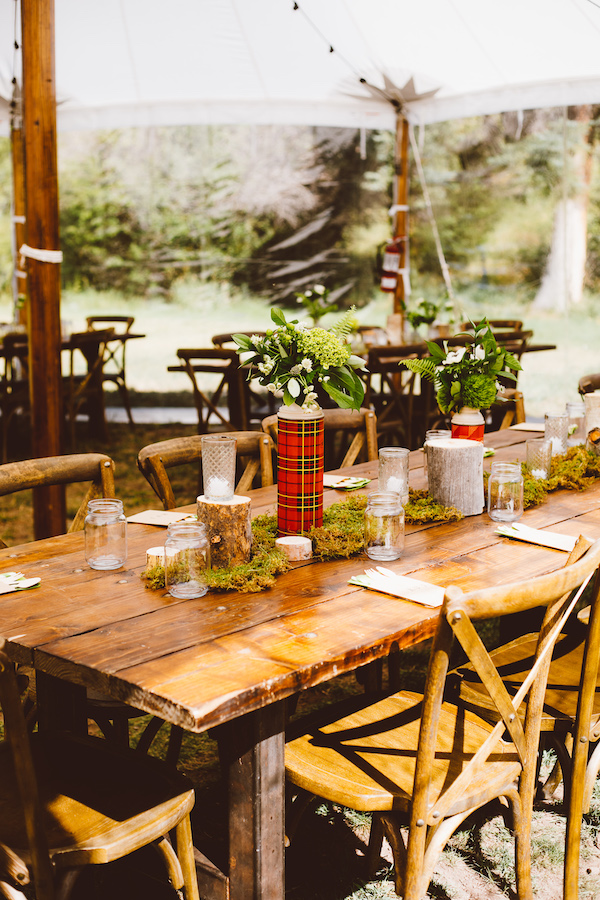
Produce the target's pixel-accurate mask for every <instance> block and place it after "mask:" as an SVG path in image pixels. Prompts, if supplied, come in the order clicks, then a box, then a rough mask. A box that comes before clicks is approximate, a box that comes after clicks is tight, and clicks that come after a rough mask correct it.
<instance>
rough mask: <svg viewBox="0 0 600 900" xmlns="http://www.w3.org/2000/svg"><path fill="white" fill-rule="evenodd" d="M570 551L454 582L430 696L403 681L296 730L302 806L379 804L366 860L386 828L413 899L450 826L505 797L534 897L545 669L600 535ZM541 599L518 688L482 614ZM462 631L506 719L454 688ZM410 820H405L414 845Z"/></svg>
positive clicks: (401, 888) (293, 779) (520, 878)
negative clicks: (394, 689)
mask: <svg viewBox="0 0 600 900" xmlns="http://www.w3.org/2000/svg"><path fill="white" fill-rule="evenodd" d="M586 547H587V548H588V549H587V551H586V552H585V553H584V555H583V556H582V557H581V558H580V559H576V557H577V556H578V554H579V553H580V552H581V549H584V548H586ZM571 560H572V561H571V562H569V563H568V564H567V565H566V566H565V567H564V568H561V569H559V570H558V571H556V572H552V573H551V574H549V575H543V576H538V577H536V578H529V579H527V580H526V581H521V582H517V583H514V584H507V585H502V586H499V587H491V588H487V589H483V590H476V591H472V592H470V593H466V594H464V593H463V592H462V591H461V590H459V589H458V588H456V587H448V588H447V589H446V591H445V597H444V602H443V606H442V609H441V612H440V616H439V621H438V626H437V631H436V635H435V637H434V640H433V645H432V649H431V655H430V660H429V668H428V673H427V681H426V685H425V689H424V692H423V694H417V693H414V692H410V691H400V692H398V693H396V694H393V695H391V696H389V697H387V698H385V699H382V700H379V701H377V702H375V703H373V702H371V703H370V704H367V703H365V701H364V700H361V701H359V702H358V703H357V702H356V701H354V709H351V710H350V711H343V712H342V714H341V715H340V713H339V711H338V712H337V713H336V711H335V708H334V709H333V710H332V709H331V708H330V709H329V710H327V711H325V712H324V713H323V714H322V715H320V717H319V716H318V717H317V719H316V721H315V722H314V723H309V724H308V725H306V724H305V723H304V722H303V721H302V720H300V721H299V723H297V725H296V726H295V727H292V728H290V735H289V742H288V744H287V746H286V757H285V759H286V773H287V777H288V780H289V782H290V784H291V786H292V787H291V791H292V793H294V792H295V793H296V794H297V796H296V798H295V802H296V803H298V804H299V807H298V808H299V809H302V808H303V807H305V805H306V804H305V802H304V801H305V796H304V795H305V793H306V792H308V794H309V795H316V796H318V797H322V798H324V799H326V800H329V801H331V802H333V803H339V804H341V805H344V806H347V807H350V808H353V809H358V810H363V811H372V812H374V813H375V814H376V815H375V816H374V819H373V825H372V829H371V840H370V846H369V854H368V857H369V862H370V864H371V866H372V867H373V868H376V867H377V864H378V862H379V852H380V847H381V840H382V835H383V834H384V833H385V835H386V836H387V837H388V840H389V842H390V844H391V847H392V850H393V854H394V863H395V867H396V891H397V892H398V894H400V895H401V896H402V897H403V898H404V900H421V898H422V897H423V896H424V895H425V894H426V892H427V886H428V884H429V881H430V879H431V876H432V873H433V870H434V867H435V863H436V859H437V857H438V855H439V853H440V852H441V850H442V849H443V847H444V846H445V844H446V842H447V841H448V840H449V838H450V837H451V835H452V834H453V832H454V831H455V830H456V829H457V828H458V827H459V825H460V824H461V823H462V822H463V821H464V820H465V819H466V818H467V817H468V816H469V815H470V814H471V813H472V812H475V811H476V810H478V809H480V808H482V807H484V806H485V805H486V804H488V803H489V802H491V801H493V800H495V799H497V798H504V799H505V800H507V801H508V802H509V804H510V806H511V808H512V812H513V827H514V832H515V844H516V848H515V849H516V862H515V869H516V879H517V893H518V896H519V898H520V900H533V892H532V885H531V871H530V833H531V817H532V808H533V797H534V788H535V782H536V772H537V754H538V744H539V735H540V719H541V714H542V705H543V701H544V693H545V690H546V683H547V676H548V668H549V665H550V660H551V655H552V651H553V648H554V645H555V642H556V640H557V638H558V636H559V634H560V633H561V630H562V628H563V625H564V623H565V621H566V619H567V618H568V616H569V614H570V612H571V611H572V610H573V608H574V606H575V604H576V602H577V598H578V594H575V596H572V592H573V591H574V589H576V588H578V587H579V586H581V585H583V584H584V583H585V581H586V579H588V578H589V577H590V576H591V575H592V574H593V572H594V571H595V570H596V569H597V567H598V564H599V563H600V541H597V542H596V543H595V544H593V545H592V546H589V544H588V543H587V542H583V546H582V545H580V546H579V547H578V548H577V549H576V551H574V552H573V554H572V556H571ZM540 604H543V605H544V607H545V615H544V621H543V624H542V626H541V629H540V631H539V634H538V635H537V638H536V648H535V652H534V654H533V658H532V659H531V666H530V669H529V672H528V674H527V677H526V679H525V680H524V681H523V684H522V686H521V688H520V689H519V690H518V692H517V693H516V694H515V695H514V696H512V695H511V694H510V693H509V691H508V690H507V687H506V685H505V684H504V682H503V680H502V677H501V674H500V673H499V672H498V670H497V668H496V666H495V664H494V661H493V659H492V658H491V656H490V654H489V653H488V652H487V650H486V648H485V646H484V645H483V643H482V641H481V639H480V637H479V636H478V633H477V631H476V630H475V627H474V624H473V623H474V622H475V621H476V620H478V619H488V618H491V617H495V616H498V615H501V614H504V613H506V612H522V611H525V610H529V609H532V608H533V607H537V606H539V605H540ZM455 641H457V642H458V643H459V644H460V646H461V647H462V649H463V651H464V653H465V654H466V656H467V659H468V661H469V663H470V664H471V665H472V666H473V668H474V670H475V671H476V672H477V673H478V675H479V677H480V679H481V681H482V682H483V684H484V685H485V689H486V692H487V694H488V695H489V698H490V703H491V704H492V705H493V706H494V708H495V709H496V711H497V721H489V719H488V718H483V717H482V716H478V715H477V714H476V713H474V712H471V711H470V710H468V709H466V708H465V706H464V705H463V704H462V703H461V702H460V701H459V700H458V699H456V700H455V699H454V698H452V697H451V695H448V694H447V691H448V689H449V688H451V686H452V679H453V678H454V676H453V675H450V679H449V678H448V674H449V673H448V667H449V658H450V654H451V651H452V648H453V644H454V642H455ZM524 704H526V707H525V708H526V712H525V714H524V716H523V715H520V710H521V708H522V707H523V705H524ZM293 808H294V804H293V803H292V809H293ZM293 827H294V826H293V822H292V823H291V830H293ZM403 827H408V837H407V841H406V843H405V842H404V839H403V835H402V830H401V829H402V828H403Z"/></svg>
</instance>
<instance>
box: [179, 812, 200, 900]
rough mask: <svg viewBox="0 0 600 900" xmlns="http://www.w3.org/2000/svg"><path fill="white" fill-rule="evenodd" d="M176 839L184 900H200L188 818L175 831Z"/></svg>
mask: <svg viewBox="0 0 600 900" xmlns="http://www.w3.org/2000/svg"><path fill="white" fill-rule="evenodd" d="M175 835H176V838H177V856H178V857H179V863H180V865H181V872H182V875H183V887H184V890H185V898H186V900H200V893H199V891H198V878H197V876H196V863H195V862H194V843H193V841H192V826H191V823H190V817H189V815H188V816H185V818H184V819H182V820H181V822H180V823H179V825H178V826H177V828H176V829H175Z"/></svg>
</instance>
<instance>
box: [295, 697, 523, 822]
mask: <svg viewBox="0 0 600 900" xmlns="http://www.w3.org/2000/svg"><path fill="white" fill-rule="evenodd" d="M422 699H423V698H422V695H421V694H416V693H412V692H409V691H403V692H402V693H400V694H393V695H392V696H390V697H386V698H385V699H383V700H380V701H378V702H377V703H373V704H371V705H368V706H364V705H362V706H361V707H360V708H359V709H355V710H354V711H353V712H352V713H350V714H349V715H345V716H343V717H342V718H340V719H337V720H336V721H327V722H325V723H323V722H321V724H320V725H316V726H315V727H314V728H311V729H310V730H307V731H306V732H305V733H304V734H302V735H300V736H299V737H298V738H296V739H295V740H292V741H290V742H289V743H288V744H287V745H286V750H285V764H286V774H287V777H288V778H289V780H290V781H291V782H292V783H293V784H295V785H297V786H298V787H301V788H303V789H304V790H306V791H308V792H309V793H311V794H316V795H318V796H319V797H324V798H325V799H326V800H330V801H332V802H334V803H341V804H342V805H344V806H349V807H351V808H352V809H358V810H363V811H376V810H392V809H393V810H408V808H409V805H410V802H411V798H412V789H413V782H414V765H415V760H416V747H417V744H418V738H419V728H420V725H421V701H422ZM364 702H365V701H363V704H364ZM492 727H493V726H492V725H491V724H489V723H488V722H485V721H484V720H483V719H481V718H479V717H478V716H476V715H474V714H473V713H470V712H465V711H464V710H461V709H460V707H456V706H454V705H452V704H448V703H444V704H443V706H442V709H441V713H440V724H439V732H438V735H439V740H438V744H437V750H436V754H435V761H434V766H433V772H432V781H431V788H430V793H429V799H430V802H431V810H432V812H433V811H434V810H435V803H436V800H437V798H438V797H439V796H440V794H441V793H442V792H443V790H444V789H445V787H446V786H447V785H448V784H449V783H450V782H452V781H453V780H454V779H455V778H456V777H457V775H458V774H459V773H460V771H461V770H462V768H463V767H464V764H465V763H466V762H468V761H469V760H471V758H472V755H473V753H474V752H475V750H476V749H477V748H478V747H479V746H480V745H481V744H482V743H483V741H484V740H485V738H486V737H487V736H488V735H489V734H490V732H491V730H492ZM501 747H502V752H501V753H496V754H495V755H494V757H493V758H492V759H491V760H490V761H489V762H488V764H487V765H486V767H485V769H484V770H483V775H482V777H481V778H480V779H477V781H476V782H474V783H473V785H472V794H471V796H469V797H465V796H463V797H461V800H460V804H457V805H456V807H453V808H452V810H451V811H450V812H451V813H456V812H460V811H462V810H463V809H468V808H471V807H473V806H475V807H477V806H479V805H481V804H482V803H484V802H486V800H487V799H488V798H489V797H496V796H498V793H502V785H506V787H507V789H508V787H509V786H510V785H511V784H512V783H513V781H514V780H515V779H516V778H517V777H518V775H519V772H520V770H521V766H520V763H519V760H518V756H517V754H516V752H515V748H514V746H513V745H512V743H506V742H504V743H503V744H501ZM511 755H512V756H513V757H514V767H511V766H510V765H509V766H507V764H506V763H507V761H508V762H510V757H511Z"/></svg>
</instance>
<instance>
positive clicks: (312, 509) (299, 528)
mask: <svg viewBox="0 0 600 900" xmlns="http://www.w3.org/2000/svg"><path fill="white" fill-rule="evenodd" d="M277 419H278V423H277V531H278V534H279V535H280V536H281V537H283V536H284V535H289V534H300V533H301V532H303V531H308V530H309V529H310V528H312V527H313V526H315V527H319V526H320V525H322V524H323V464H324V455H323V454H324V436H323V419H324V416H323V411H322V410H321V409H317V410H316V411H315V412H305V411H304V410H303V409H302V408H301V407H300V406H298V405H297V404H296V403H293V404H292V405H291V406H282V407H281V409H280V410H279V412H278V413H277Z"/></svg>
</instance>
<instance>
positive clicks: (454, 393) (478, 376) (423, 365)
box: [401, 319, 521, 441]
mask: <svg viewBox="0 0 600 900" xmlns="http://www.w3.org/2000/svg"><path fill="white" fill-rule="evenodd" d="M463 336H464V339H465V341H464V344H459V345H458V346H455V347H452V348H451V349H450V348H449V347H448V342H447V341H443V342H442V344H441V345H440V344H438V343H434V342H433V341H426V344H427V348H428V350H429V354H430V355H429V356H428V357H426V358H424V359H407V360H403V361H402V363H401V364H402V365H405V366H406V367H407V368H408V369H410V370H411V371H412V372H417V373H418V374H420V375H422V376H423V377H425V378H428V379H429V380H430V381H433V382H434V384H435V388H436V400H437V404H438V406H439V408H440V410H441V411H442V412H443V413H452V437H457V438H468V439H470V440H476V441H483V431H484V425H485V423H484V418H483V415H482V413H481V410H482V409H489V407H490V406H491V405H492V404H493V403H494V401H495V400H496V397H497V395H498V391H499V390H501V389H502V385H501V384H499V382H498V378H499V377H500V376H502V378H508V379H510V380H511V381H515V382H516V380H517V378H516V375H515V374H514V373H515V372H517V371H519V370H520V368H521V364H520V362H519V360H518V359H517V358H516V356H514V355H513V354H512V353H510V352H509V351H508V350H506V349H505V348H504V347H501V346H499V345H498V342H497V341H496V338H495V337H494V334H493V332H492V329H491V327H490V324H489V322H488V320H487V319H482V320H481V322H479V323H478V324H477V325H475V324H474V323H473V333H471V332H461V334H459V335H456V337H463Z"/></svg>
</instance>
